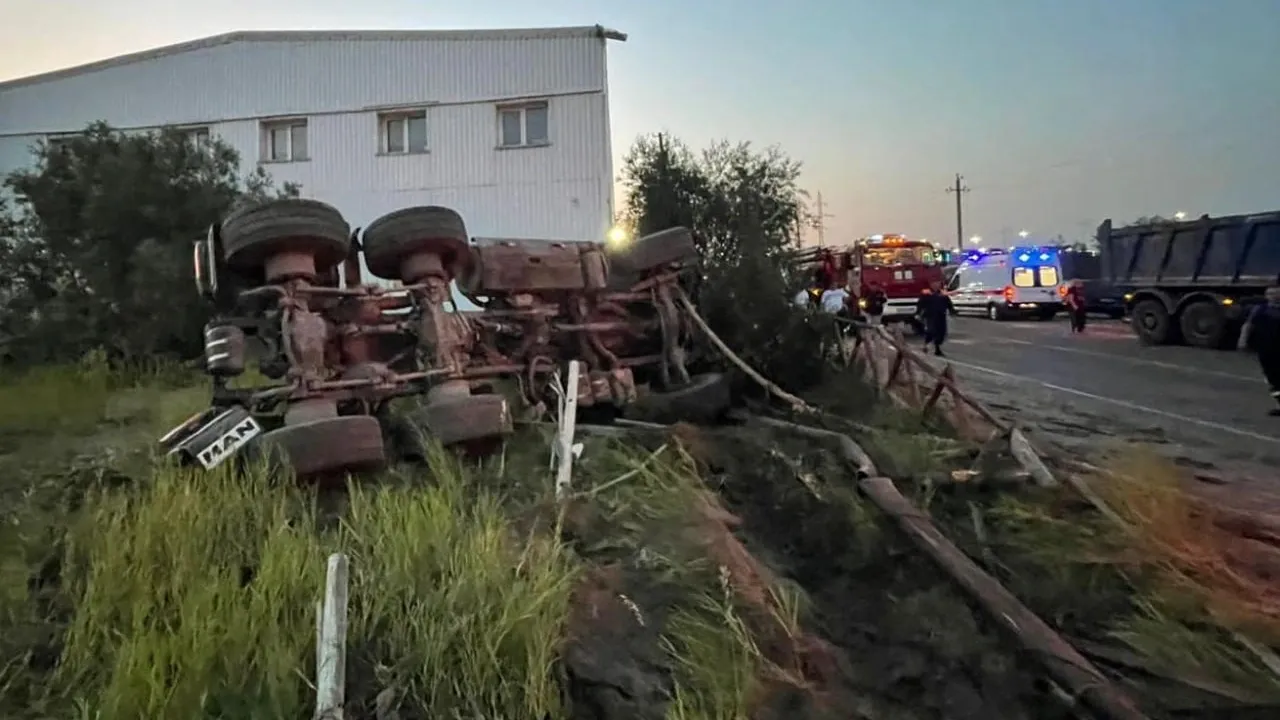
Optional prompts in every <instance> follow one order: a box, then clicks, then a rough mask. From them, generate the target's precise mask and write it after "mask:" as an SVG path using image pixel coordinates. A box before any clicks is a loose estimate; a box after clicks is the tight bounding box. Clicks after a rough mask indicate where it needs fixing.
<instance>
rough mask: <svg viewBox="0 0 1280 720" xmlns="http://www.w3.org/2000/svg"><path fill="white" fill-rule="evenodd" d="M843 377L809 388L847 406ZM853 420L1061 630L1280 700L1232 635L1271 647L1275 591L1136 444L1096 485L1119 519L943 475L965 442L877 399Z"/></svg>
mask: <svg viewBox="0 0 1280 720" xmlns="http://www.w3.org/2000/svg"><path fill="white" fill-rule="evenodd" d="M841 382H844V383H846V384H849V385H852V386H853V387H851V388H850V389H823V390H820V391H817V392H815V393H814V395H815V397H824V398H831V399H832V400H831V404H832V405H833V406H835V407H838V408H841V409H842V410H844V413H845V414H846V415H847V414H848V410H847V409H846V408H848V407H849V406H851V405H852V404H853V403H851V402H850V401H849V400H848V397H855V398H858V397H864V396H866V395H869V392H868V391H867V389H866V388H865V384H864V383H863V381H862V379H861V378H860V377H847V378H845V379H842V380H841ZM858 386H862V387H858ZM858 419H860V420H862V421H863V422H865V423H867V424H870V425H872V426H873V428H875V429H874V431H873V432H871V433H864V434H863V436H862V437H859V441H860V442H861V443H862V444H863V446H864V447H865V448H866V449H867V450H868V452H870V453H871V454H872V455H873V457H875V459H876V461H877V464H879V465H880V466H881V468H882V470H886V471H887V473H888V474H890V475H892V476H893V477H895V478H898V479H900V480H902V481H904V482H903V483H902V485H903V488H902V489H903V490H904V491H905V492H907V493H908V494H909V495H912V496H914V498H915V499H916V501H917V503H918V504H919V505H920V506H922V507H925V508H927V509H929V510H930V512H931V513H932V514H933V516H934V517H935V519H937V520H938V521H939V524H940V526H941V527H942V529H943V531H944V532H945V533H946V534H947V535H948V536H949V537H951V538H952V539H953V540H955V541H956V542H957V543H958V544H959V545H960V546H961V547H962V548H963V549H964V550H965V551H966V552H967V553H968V554H969V555H970V556H971V557H973V558H975V559H980V560H981V561H982V563H983V564H984V565H986V566H987V567H986V569H987V570H988V571H989V572H991V573H992V574H994V575H996V576H997V577H998V578H999V579H1000V580H1001V581H1002V582H1003V583H1005V584H1006V586H1008V587H1009V588H1010V589H1011V590H1012V591H1013V592H1014V594H1015V595H1017V596H1018V597H1019V598H1020V599H1022V600H1023V602H1025V603H1026V604H1027V605H1028V606H1029V607H1031V609H1032V610H1034V611H1035V612H1037V614H1039V615H1041V616H1042V617H1044V618H1045V619H1047V620H1048V621H1049V622H1050V623H1051V624H1053V625H1055V626H1057V627H1058V628H1059V629H1060V630H1061V631H1063V632H1065V633H1066V634H1068V635H1069V636H1071V637H1075V638H1082V639H1085V640H1089V641H1091V642H1093V641H1097V642H1107V643H1110V644H1115V643H1120V644H1122V645H1123V646H1124V647H1126V648H1127V649H1128V650H1130V651H1132V652H1133V653H1136V655H1137V656H1139V657H1140V658H1142V660H1143V664H1144V665H1145V666H1146V667H1147V668H1148V669H1150V670H1152V671H1154V672H1157V673H1158V674H1163V675H1174V676H1185V675H1187V674H1191V675H1195V676H1198V677H1208V678H1211V679H1212V680H1214V681H1220V682H1223V683H1227V684H1230V685H1231V686H1234V687H1240V688H1246V689H1249V690H1251V691H1256V692H1261V693H1263V694H1264V695H1268V696H1270V697H1274V698H1275V699H1276V700H1277V701H1278V702H1280V680H1278V679H1277V678H1276V676H1275V675H1274V674H1272V673H1271V672H1270V671H1269V670H1268V669H1267V668H1266V667H1264V665H1263V664H1262V663H1261V662H1260V661H1259V660H1258V658H1257V657H1255V656H1254V655H1253V654H1252V653H1251V652H1249V651H1247V650H1246V649H1245V648H1244V647H1243V646H1242V645H1241V644H1240V643H1239V642H1238V641H1237V640H1236V638H1235V637H1234V636H1233V635H1232V631H1234V630H1241V631H1247V632H1248V633H1249V634H1250V635H1251V636H1252V637H1254V638H1256V639H1257V640H1260V641H1262V642H1264V643H1270V644H1272V645H1275V644H1278V641H1280V625H1278V624H1277V620H1278V619H1280V596H1277V595H1276V593H1275V590H1274V587H1272V586H1271V585H1270V584H1269V583H1268V581H1267V580H1266V579H1265V576H1263V575H1259V574H1257V573H1256V572H1255V573H1253V574H1251V573H1249V572H1246V571H1243V570H1242V569H1241V567H1240V566H1239V564H1238V559H1239V558H1238V557H1237V555H1236V551H1237V550H1236V548H1237V547H1238V546H1237V545H1233V539H1232V538H1229V537H1228V533H1227V532H1225V531H1223V530H1221V529H1219V528H1217V527H1216V526H1215V525H1214V523H1213V518H1212V513H1209V512H1206V510H1205V508H1204V507H1203V506H1199V505H1196V504H1195V503H1192V502H1191V501H1190V499H1189V496H1188V495H1187V493H1186V492H1185V489H1184V488H1185V485H1184V484H1183V481H1184V478H1183V477H1182V471H1181V470H1180V469H1178V468H1177V467H1175V466H1174V465H1173V464H1172V463H1170V462H1168V461H1166V460H1164V459H1162V458H1160V457H1159V456H1157V455H1155V454H1154V453H1152V452H1148V451H1145V450H1142V449H1140V448H1138V449H1133V450H1130V451H1128V452H1127V453H1124V454H1121V455H1119V456H1117V457H1113V458H1110V459H1109V461H1108V468H1109V471H1108V473H1107V475H1106V477H1104V478H1097V479H1095V480H1096V482H1095V483H1093V484H1094V485H1096V487H1097V488H1098V491H1099V494H1100V495H1102V496H1103V498H1104V499H1105V500H1106V502H1107V503H1108V505H1109V506H1110V507H1111V508H1112V509H1114V510H1115V511H1116V513H1117V514H1118V515H1119V516H1120V517H1121V518H1122V519H1123V520H1124V522H1125V526H1124V527H1122V526H1120V525H1117V524H1116V523H1114V522H1112V521H1110V520H1108V519H1107V518H1105V517H1104V516H1103V515H1102V514H1101V513H1099V512H1097V511H1096V510H1095V509H1094V508H1093V507H1092V506H1090V505H1088V504H1087V503H1086V502H1085V500H1084V499H1083V498H1081V497H1079V496H1078V495H1077V494H1075V492H1074V491H1072V490H1070V489H1069V488H1066V487H1060V488H1051V489H1043V488H1034V487H1027V486H1021V487H1019V488H1018V489H1017V490H1016V492H1013V491H1010V489H1009V487H1008V486H1004V487H1000V486H993V485H987V484H982V483H978V484H973V483H954V482H947V478H948V476H949V475H950V472H951V471H952V470H959V469H964V468H965V467H967V466H968V465H969V463H970V462H971V460H972V455H973V451H976V448H972V447H971V448H970V451H971V453H970V454H969V455H967V456H966V455H964V454H960V455H958V456H957V455H954V454H950V453H946V452H941V453H940V452H937V451H936V447H931V446H930V442H934V445H937V444H938V443H939V442H940V441H930V440H929V439H928V435H924V434H922V431H925V432H928V433H930V434H945V433H942V432H941V431H939V430H938V429H936V428H931V427H929V426H927V425H924V424H922V423H921V420H920V418H919V417H918V416H915V417H913V416H912V415H911V414H910V413H903V412H901V411H898V410H892V409H886V408H884V407H883V406H880V407H877V408H875V410H874V411H872V412H871V413H869V414H868V413H867V412H866V411H865V410H864V411H863V413H862V416H861V417H859V418H858ZM987 464H988V465H989V464H990V463H987ZM1006 464H1007V463H1006ZM1234 540H1236V541H1238V538H1236V539H1234ZM1270 582H1271V583H1273V582H1274V580H1273V579H1272V580H1271V581H1270Z"/></svg>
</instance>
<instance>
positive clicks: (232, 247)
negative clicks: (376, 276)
mask: <svg viewBox="0 0 1280 720" xmlns="http://www.w3.org/2000/svg"><path fill="white" fill-rule="evenodd" d="M350 235H351V227H350V226H349V225H347V221H346V220H343V219H342V213H340V212H338V209H337V208H335V207H333V206H332V205H329V204H326V203H322V202H320V201H318V200H306V199H303V198H284V199H281V200H272V201H270V202H267V203H263V204H260V205H246V206H244V207H241V208H239V209H238V210H233V211H232V212H231V214H229V215H227V218H226V219H225V220H223V221H222V253H223V258H224V259H225V260H226V262H227V265H228V266H229V267H231V268H232V269H235V270H241V271H248V272H254V271H257V270H260V269H261V268H262V266H263V264H264V263H265V262H266V260H267V258H268V257H270V256H272V255H275V254H277V253H281V252H299V251H300V252H308V253H311V254H313V255H314V256H315V260H316V270H317V271H320V272H324V271H325V270H328V269H329V268H331V267H334V266H335V265H337V264H338V263H340V262H342V261H343V260H345V259H346V257H347V253H348V252H349V251H350V249H351V237H350Z"/></svg>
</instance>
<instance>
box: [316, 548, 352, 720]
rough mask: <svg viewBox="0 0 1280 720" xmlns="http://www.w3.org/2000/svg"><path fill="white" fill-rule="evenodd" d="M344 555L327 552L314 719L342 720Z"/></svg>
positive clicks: (317, 650)
mask: <svg viewBox="0 0 1280 720" xmlns="http://www.w3.org/2000/svg"><path fill="white" fill-rule="evenodd" d="M348 574H349V565H348V562H347V556H346V555H343V554H342V553H334V554H332V555H330V556H329V569H328V575H327V577H326V578H325V584H324V610H323V612H322V613H321V615H320V637H319V642H318V647H317V648H316V714H315V718H316V720H342V705H343V703H344V702H345V701H346V698H345V695H346V684H347V577H348Z"/></svg>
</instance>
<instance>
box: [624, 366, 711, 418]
mask: <svg viewBox="0 0 1280 720" xmlns="http://www.w3.org/2000/svg"><path fill="white" fill-rule="evenodd" d="M732 404H733V396H732V392H731V390H730V388H729V378H727V377H726V376H724V375H722V374H720V373H715V372H711V373H703V374H701V375H694V376H693V377H692V378H690V379H689V384H688V385H685V386H684V387H679V388H675V389H672V390H666V391H663V392H653V393H649V394H647V395H643V396H641V397H639V398H637V399H636V402H635V404H634V405H633V406H632V407H633V408H634V409H635V410H636V411H637V412H638V413H639V414H640V415H642V416H643V417H644V418H645V419H648V420H652V421H654V422H660V423H677V422H688V423H695V424H709V423H713V422H715V421H717V420H719V419H720V418H721V417H723V416H724V414H725V412H727V411H728V410H729V407H730V406H731V405H732Z"/></svg>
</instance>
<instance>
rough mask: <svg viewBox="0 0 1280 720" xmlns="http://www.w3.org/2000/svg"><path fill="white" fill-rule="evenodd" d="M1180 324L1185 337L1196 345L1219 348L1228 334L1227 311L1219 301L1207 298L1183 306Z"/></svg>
mask: <svg viewBox="0 0 1280 720" xmlns="http://www.w3.org/2000/svg"><path fill="white" fill-rule="evenodd" d="M1178 325H1179V327H1180V328H1181V329H1182V337H1183V339H1185V340H1186V341H1187V343H1188V344H1190V345H1194V346H1196V347H1201V348H1209V349H1211V350H1217V349H1219V348H1222V347H1223V343H1224V340H1225V338H1226V336H1227V318H1226V313H1224V312H1222V307H1221V306H1219V305H1218V304H1217V303H1215V302H1209V301H1207V300H1202V301H1200V302H1194V303H1191V304H1190V305H1188V306H1186V307H1185V308H1183V309H1182V316H1181V317H1180V318H1179V319H1178Z"/></svg>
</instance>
